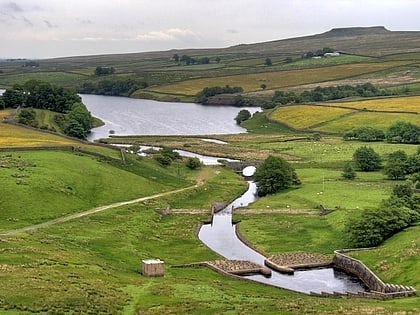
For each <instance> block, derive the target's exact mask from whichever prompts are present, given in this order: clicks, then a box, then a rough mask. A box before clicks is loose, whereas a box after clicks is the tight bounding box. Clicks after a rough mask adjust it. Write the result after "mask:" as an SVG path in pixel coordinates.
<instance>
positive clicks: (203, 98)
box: [196, 85, 244, 104]
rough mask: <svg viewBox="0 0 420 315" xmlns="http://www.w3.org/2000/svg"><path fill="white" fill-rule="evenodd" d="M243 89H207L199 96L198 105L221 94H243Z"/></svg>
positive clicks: (227, 87)
mask: <svg viewBox="0 0 420 315" xmlns="http://www.w3.org/2000/svg"><path fill="white" fill-rule="evenodd" d="M243 90H244V89H243V88H242V87H240V86H229V85H226V86H213V87H205V88H204V89H203V90H202V91H201V92H199V93H198V94H197V97H196V102H197V103H202V104H204V103H206V102H207V100H208V98H209V97H212V96H215V95H220V94H235V93H241V92H243Z"/></svg>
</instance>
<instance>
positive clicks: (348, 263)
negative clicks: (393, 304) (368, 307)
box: [322, 250, 417, 299]
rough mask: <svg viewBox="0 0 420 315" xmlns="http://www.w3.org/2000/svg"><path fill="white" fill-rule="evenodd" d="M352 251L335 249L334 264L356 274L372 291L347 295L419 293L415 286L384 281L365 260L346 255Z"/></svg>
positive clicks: (384, 295)
mask: <svg viewBox="0 0 420 315" xmlns="http://www.w3.org/2000/svg"><path fill="white" fill-rule="evenodd" d="M351 251H354V250H337V251H335V252H334V258H333V263H334V266H335V267H337V268H339V269H342V270H344V271H345V272H348V273H351V274H354V275H356V276H357V277H358V278H359V279H360V280H361V281H362V282H363V283H364V284H365V285H366V286H367V287H368V288H369V290H370V292H360V293H357V294H351V293H347V294H346V295H347V296H359V297H369V298H380V299H391V298H396V297H408V296H415V295H417V290H416V289H415V288H414V287H410V286H404V285H397V284H389V283H384V282H383V281H382V280H381V279H380V278H379V277H378V276H377V275H376V274H374V273H373V272H372V271H371V270H370V269H369V268H368V267H367V266H366V265H365V264H364V263H363V262H361V261H360V260H357V259H355V258H353V257H349V256H347V255H345V253H348V252H351ZM322 295H325V293H322ZM327 295H328V294H327Z"/></svg>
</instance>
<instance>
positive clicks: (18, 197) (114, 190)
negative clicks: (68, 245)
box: [0, 151, 192, 230]
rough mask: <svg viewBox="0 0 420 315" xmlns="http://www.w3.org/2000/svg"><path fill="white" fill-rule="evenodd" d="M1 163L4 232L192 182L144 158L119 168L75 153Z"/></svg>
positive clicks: (11, 156) (4, 158) (17, 155)
mask: <svg viewBox="0 0 420 315" xmlns="http://www.w3.org/2000/svg"><path fill="white" fill-rule="evenodd" d="M0 161H1V162H2V166H3V168H2V172H1V173H0V176H1V181H2V183H3V189H2V198H1V200H0V203H1V209H3V210H2V211H1V212H0V217H1V220H0V227H1V229H2V230H5V229H12V228H17V227H23V226H27V225H32V224H36V223H40V222H43V221H48V220H51V219H54V218H56V217H59V216H63V215H66V214H69V213H74V212H79V211H83V210H88V209H91V208H94V207H97V206H99V205H105V204H110V203H113V202H117V201H126V200H130V199H134V198H139V197H142V196H148V195H151V194H154V193H156V192H163V191H167V190H171V189H174V188H176V187H181V186H187V185H191V183H192V182H189V181H187V180H186V179H185V178H183V177H181V176H177V175H176V174H175V173H174V172H169V171H168V170H165V171H163V170H162V169H161V168H160V167H159V166H158V165H157V164H156V163H155V162H154V161H150V160H148V159H142V160H141V159H140V158H138V159H130V160H129V161H128V163H127V164H128V165H119V163H118V162H115V163H114V164H112V163H109V162H106V161H102V160H101V159H100V158H97V157H92V156H88V155H84V154H80V153H73V152H70V151H33V152H13V153H6V152H5V153H2V154H1V158H0ZM134 168H135V170H134ZM183 172H184V173H185V174H186V172H187V171H186V170H185V171H183ZM115 174H118V176H115ZM184 177H185V176H184Z"/></svg>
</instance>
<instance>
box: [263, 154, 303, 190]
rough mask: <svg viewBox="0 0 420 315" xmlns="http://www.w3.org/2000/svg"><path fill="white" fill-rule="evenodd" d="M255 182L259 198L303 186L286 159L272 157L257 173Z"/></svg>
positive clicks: (264, 162) (265, 161) (268, 158)
mask: <svg viewBox="0 0 420 315" xmlns="http://www.w3.org/2000/svg"><path fill="white" fill-rule="evenodd" d="M255 182H256V185H257V194H258V196H265V195H268V194H274V193H277V192H279V191H281V190H284V189H287V188H289V187H292V186H300V185H301V182H300V180H299V178H298V177H297V174H296V172H295V170H294V168H293V167H292V166H291V165H290V164H289V163H288V162H287V161H286V160H285V159H283V158H281V157H274V156H271V155H270V156H269V157H267V158H266V159H265V160H264V161H263V162H262V163H261V164H260V166H258V168H257V170H256V171H255Z"/></svg>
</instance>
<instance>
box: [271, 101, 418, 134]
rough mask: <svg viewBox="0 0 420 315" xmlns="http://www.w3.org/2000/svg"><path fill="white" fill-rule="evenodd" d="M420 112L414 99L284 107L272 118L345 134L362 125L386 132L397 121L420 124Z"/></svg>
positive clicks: (298, 126)
mask: <svg viewBox="0 0 420 315" xmlns="http://www.w3.org/2000/svg"><path fill="white" fill-rule="evenodd" d="M344 107H345V108H344ZM352 108H354V110H353V109H352ZM364 109H366V110H371V111H365V110H364ZM372 111H373V112H372ZM375 111H376V112H375ZM419 111H420V97H419V96H412V97H398V98H386V99H374V100H367V101H354V102H337V103H328V105H326V104H324V105H291V106H282V107H278V108H277V109H276V110H274V111H273V112H272V113H271V115H270V119H272V120H274V121H278V122H281V123H284V124H286V125H288V126H290V127H292V128H294V129H313V130H316V131H324V132H333V133H343V132H347V131H350V130H352V129H355V128H359V127H362V126H371V127H374V128H378V129H382V130H385V129H387V128H389V127H390V126H391V125H393V124H394V123H396V122H397V121H405V122H409V123H412V124H414V125H420V116H419V115H418V113H419ZM416 113H417V114H416Z"/></svg>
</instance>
